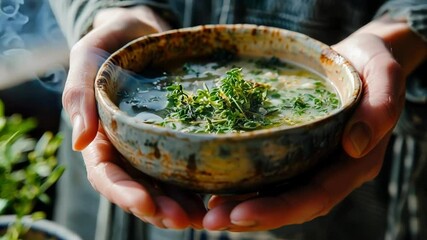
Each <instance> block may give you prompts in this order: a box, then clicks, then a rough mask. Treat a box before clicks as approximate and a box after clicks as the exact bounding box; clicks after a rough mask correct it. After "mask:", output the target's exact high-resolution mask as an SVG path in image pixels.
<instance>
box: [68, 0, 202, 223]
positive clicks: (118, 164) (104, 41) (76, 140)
mask: <svg viewBox="0 0 427 240" xmlns="http://www.w3.org/2000/svg"><path fill="white" fill-rule="evenodd" d="M168 29H169V27H168V25H167V24H166V23H165V22H164V21H163V20H162V19H160V18H159V17H158V16H156V14H155V13H154V12H153V11H152V10H151V9H150V8H148V7H145V6H137V7H132V8H110V9H105V10H101V11H100V12H98V13H97V15H96V17H95V20H94V23H93V29H92V30H91V31H90V32H89V33H88V34H87V35H86V36H84V37H83V38H82V39H81V40H80V41H79V42H77V43H76V44H75V45H74V47H73V48H72V50H71V54H70V70H69V73H68V78H67V82H66V84H65V88H64V93H63V99H62V101H63V106H64V109H65V111H66V112H67V113H68V116H69V117H70V120H71V123H72V127H73V134H72V138H73V139H72V142H73V149H74V150H77V151H82V154H83V159H84V162H85V165H86V170H87V174H88V178H89V181H90V183H91V184H92V186H93V187H94V188H95V189H96V190H97V191H99V192H100V193H101V194H102V195H103V196H105V197H106V198H107V199H108V200H110V201H111V202H113V203H114V204H117V205H118V206H119V207H121V208H122V209H124V210H125V211H128V212H131V213H132V214H134V215H135V216H137V217H138V218H140V219H141V220H143V221H146V222H149V223H151V224H153V225H156V226H158V227H162V228H174V229H182V228H186V227H188V226H192V227H194V228H200V227H201V225H202V219H203V216H204V214H205V212H206V210H205V207H204V204H203V201H202V199H201V198H200V197H199V196H198V195H195V194H190V193H186V192H185V191H180V190H177V189H176V188H173V187H170V186H161V187H160V188H159V186H157V185H155V184H154V182H153V180H152V179H150V178H148V177H147V176H142V174H141V173H139V174H137V176H136V175H134V174H132V172H133V173H135V172H137V171H132V170H129V168H126V170H125V169H124V168H125V167H126V166H125V165H124V164H123V161H121V157H120V154H118V152H117V151H116V150H115V148H114V147H113V146H112V144H111V142H110V141H109V140H108V138H107V136H106V135H105V133H104V131H103V128H102V126H101V125H100V124H98V122H99V120H98V115H97V109H96V103H95V96H94V79H95V76H96V74H97V72H98V68H99V66H100V65H101V64H102V62H103V61H104V60H105V59H106V58H107V57H108V55H110V54H111V53H112V52H114V51H115V50H117V49H118V48H120V47H122V46H123V45H125V44H126V43H128V42H129V41H131V40H133V39H135V38H138V37H140V36H144V35H147V34H151V33H156V32H160V31H164V30H168ZM141 176H142V177H141ZM136 179H138V180H136Z"/></svg>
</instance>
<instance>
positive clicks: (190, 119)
mask: <svg viewBox="0 0 427 240" xmlns="http://www.w3.org/2000/svg"><path fill="white" fill-rule="evenodd" d="M118 94H119V104H118V105H119V108H120V109H121V110H123V111H125V112H127V113H128V114H129V115H131V116H134V117H136V118H138V119H140V120H141V121H144V122H146V123H151V124H156V125H160V126H164V127H168V128H172V129H176V130H179V131H184V132H193V133H232V132H245V131H252V130H257V129H266V128H271V127H277V126H289V127H294V126H298V125H301V124H305V123H308V122H312V121H316V120H318V119H320V118H324V117H325V116H327V115H330V114H331V113H333V112H334V111H335V110H337V109H339V108H340V105H341V101H340V98H339V96H338V94H337V91H336V89H335V87H334V86H333V85H332V84H331V83H330V82H329V81H327V80H326V79H324V78H323V77H322V76H320V75H318V74H316V73H314V72H312V71H309V70H307V69H305V68H302V67H300V66H297V65H295V64H291V63H289V62H283V61H281V60H279V59H278V58H275V57H272V58H243V57H241V58H237V57H232V58H226V60H219V61H207V60H200V59H197V60H193V61H187V62H185V63H170V64H166V65H165V66H163V67H162V68H155V69H150V70H149V71H145V72H142V73H141V74H140V75H138V76H137V77H132V78H129V77H127V78H126V80H125V81H124V84H123V86H122V87H121V88H120V91H119V93H118Z"/></svg>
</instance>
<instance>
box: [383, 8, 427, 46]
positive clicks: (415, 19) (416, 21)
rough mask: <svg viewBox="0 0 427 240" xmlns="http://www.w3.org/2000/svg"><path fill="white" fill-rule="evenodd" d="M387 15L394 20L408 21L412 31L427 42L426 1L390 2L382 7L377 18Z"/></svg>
mask: <svg viewBox="0 0 427 240" xmlns="http://www.w3.org/2000/svg"><path fill="white" fill-rule="evenodd" d="M386 13H387V14H389V15H390V17H391V18H392V19H395V20H402V21H406V22H407V23H408V25H409V27H410V28H411V30H412V31H413V32H415V33H416V34H418V35H419V36H420V37H421V38H422V39H423V40H424V41H426V42H427V1H426V0H389V1H387V2H386V3H385V4H384V5H383V6H381V8H380V9H379V10H378V12H377V14H376V17H380V16H382V15H384V14H386Z"/></svg>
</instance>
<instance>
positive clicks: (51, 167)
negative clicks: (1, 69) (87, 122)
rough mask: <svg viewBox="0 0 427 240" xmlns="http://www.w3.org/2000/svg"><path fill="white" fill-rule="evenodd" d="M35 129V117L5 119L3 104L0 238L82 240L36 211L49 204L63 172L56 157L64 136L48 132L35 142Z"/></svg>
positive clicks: (0, 114)
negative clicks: (56, 183) (50, 195)
mask: <svg viewBox="0 0 427 240" xmlns="http://www.w3.org/2000/svg"><path fill="white" fill-rule="evenodd" d="M36 126H37V123H36V121H35V119H33V118H26V119H24V118H23V117H22V116H21V115H19V114H14V115H11V116H5V114H4V105H3V103H2V102H1V101H0V215H2V216H0V239H1V240H17V239H31V240H38V239H64V240H69V239H70V240H71V239H80V238H79V237H77V236H76V235H75V234H73V233H72V232H69V231H68V230H66V229H65V228H63V227H61V226H59V225H58V224H56V223H54V222H52V221H48V220H46V219H45V217H46V216H45V213H44V212H43V211H41V210H37V208H36V204H38V203H39V202H41V203H49V201H50V198H49V195H48V194H47V193H46V191H47V190H48V189H49V187H51V186H52V185H54V184H55V182H56V181H57V180H58V179H59V178H60V177H61V175H62V173H63V172H64V167H63V166H61V165H58V163H57V159H56V156H55V154H56V151H57V149H58V147H59V145H60V144H61V140H62V138H61V136H60V135H59V134H56V135H54V134H52V133H51V132H45V133H44V134H43V135H42V136H41V137H40V138H38V139H35V138H33V137H31V136H30V135H29V132H30V131H31V130H32V129H34V128H35V127H36ZM58 234H66V236H56V235H58Z"/></svg>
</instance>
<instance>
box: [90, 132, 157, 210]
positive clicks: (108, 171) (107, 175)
mask: <svg viewBox="0 0 427 240" xmlns="http://www.w3.org/2000/svg"><path fill="white" fill-rule="evenodd" d="M82 154H83V158H84V160H85V164H86V169H87V175H88V179H89V181H90V183H91V184H92V186H93V187H94V188H95V189H96V190H97V191H99V192H100V193H101V194H102V195H104V196H105V197H106V198H107V199H108V200H109V201H111V202H113V203H115V204H117V205H118V206H119V207H120V208H122V209H124V210H125V211H128V212H132V213H133V214H134V215H136V216H138V217H145V216H154V214H155V213H156V205H155V203H154V201H153V199H152V197H151V196H150V191H149V189H147V188H145V187H144V186H143V185H141V184H139V183H138V182H135V181H134V180H133V179H132V178H131V177H130V176H129V175H128V174H127V173H126V172H125V171H123V169H122V168H120V167H119V166H118V165H116V164H115V163H114V161H113V160H114V159H115V158H116V159H118V155H117V154H116V151H115V150H114V148H113V147H112V145H111V143H110V142H109V141H108V139H107V137H106V136H105V135H104V133H103V132H99V134H98V135H97V137H96V139H95V140H94V141H93V142H92V143H91V144H90V145H89V146H88V147H87V148H86V149H85V150H83V151H82Z"/></svg>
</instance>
